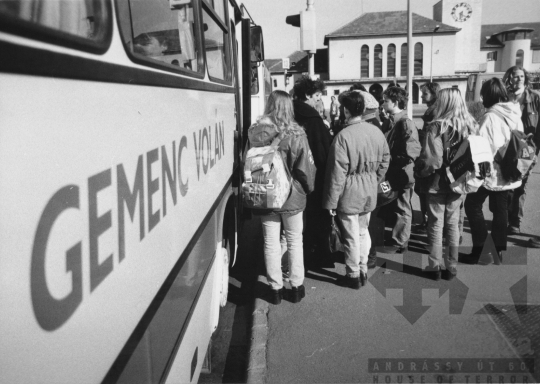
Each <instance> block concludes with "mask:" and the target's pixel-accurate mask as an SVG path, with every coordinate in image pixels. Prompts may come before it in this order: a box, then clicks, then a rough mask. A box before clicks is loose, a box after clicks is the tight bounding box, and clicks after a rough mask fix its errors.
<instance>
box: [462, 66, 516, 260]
mask: <svg viewBox="0 0 540 384" xmlns="http://www.w3.org/2000/svg"><path fill="white" fill-rule="evenodd" d="M480 95H481V96H482V103H483V104H484V107H485V108H486V109H487V111H486V113H485V114H484V116H483V117H482V119H481V120H480V129H479V134H480V136H482V137H485V138H486V139H487V140H488V141H489V144H490V147H491V152H492V154H493V158H494V161H493V165H492V167H491V174H490V175H489V176H487V177H486V179H485V180H484V185H483V186H482V187H480V188H478V191H477V192H476V193H471V194H468V195H467V198H466V199H465V213H466V214H467V218H468V219H469V224H470V227H471V234H472V241H473V248H472V252H471V253H470V254H469V255H465V256H464V257H463V258H461V259H460V261H463V262H465V263H469V264H476V263H477V262H478V260H479V258H480V256H482V252H484V253H486V254H487V253H488V252H489V251H490V250H489V249H486V250H485V251H484V245H485V242H486V239H487V236H488V231H487V225H486V221H485V219H484V213H483V212H482V206H483V204H484V201H485V200H486V198H488V197H489V210H490V211H491V212H492V213H493V221H492V224H491V237H492V239H493V242H494V244H495V248H496V252H497V255H493V254H492V257H493V258H495V257H498V258H499V260H502V252H503V251H505V250H506V234H507V232H506V231H507V225H508V191H510V190H512V189H515V188H517V187H519V186H520V185H521V180H520V181H515V182H511V181H508V180H505V178H504V177H503V176H502V174H501V167H500V164H499V163H498V161H497V159H498V158H500V157H501V155H503V154H504V151H505V150H506V146H507V145H508V143H509V141H510V137H511V132H512V130H514V129H517V130H519V131H522V132H523V123H522V122H521V111H520V109H519V104H516V103H513V102H509V101H508V93H507V91H506V87H505V86H504V84H503V82H502V81H501V80H500V79H498V78H496V77H494V78H492V79H489V80H487V81H486V82H485V83H484V84H483V85H482V89H481V91H480Z"/></svg>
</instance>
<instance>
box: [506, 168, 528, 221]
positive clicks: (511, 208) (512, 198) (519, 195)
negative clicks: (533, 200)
mask: <svg viewBox="0 0 540 384" xmlns="http://www.w3.org/2000/svg"><path fill="white" fill-rule="evenodd" d="M528 180H529V177H528V176H527V177H526V178H524V179H523V180H522V181H521V185H520V186H519V187H517V188H516V189H514V190H511V191H509V192H508V199H509V204H508V225H511V226H513V227H518V228H519V227H520V225H521V221H522V220H523V207H524V206H525V198H526V197H527V190H526V188H527V181H528Z"/></svg>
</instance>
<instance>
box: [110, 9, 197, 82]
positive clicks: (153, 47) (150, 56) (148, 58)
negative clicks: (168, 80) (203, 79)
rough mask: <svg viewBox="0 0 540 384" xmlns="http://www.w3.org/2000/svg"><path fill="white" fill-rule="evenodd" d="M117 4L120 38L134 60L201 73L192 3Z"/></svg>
mask: <svg viewBox="0 0 540 384" xmlns="http://www.w3.org/2000/svg"><path fill="white" fill-rule="evenodd" d="M118 5H119V7H118V8H119V15H120V17H119V19H120V29H121V31H122V37H123V39H124V43H125V45H126V46H127V48H128V50H129V51H130V53H132V54H133V55H134V57H136V58H139V59H143V62H148V63H153V64H154V65H157V66H164V67H168V68H169V69H173V68H175V69H178V68H181V69H185V70H189V71H195V72H198V71H200V68H199V65H198V52H199V49H198V47H199V44H198V41H197V40H198V39H197V36H198V35H197V34H195V33H194V31H195V28H194V24H195V18H194V10H193V1H192V0H169V1H147V0H128V1H127V2H126V0H124V1H121V2H118ZM130 15H131V18H130V17H129V16H130Z"/></svg>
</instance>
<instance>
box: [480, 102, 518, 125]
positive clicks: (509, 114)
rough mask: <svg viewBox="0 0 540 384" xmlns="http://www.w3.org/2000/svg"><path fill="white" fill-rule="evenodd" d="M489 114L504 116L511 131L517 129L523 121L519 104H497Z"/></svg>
mask: <svg viewBox="0 0 540 384" xmlns="http://www.w3.org/2000/svg"><path fill="white" fill-rule="evenodd" d="M488 112H495V113H498V114H499V115H502V117H503V118H504V120H505V121H506V123H507V124H508V125H509V126H510V128H511V129H515V128H517V126H518V125H519V122H520V121H521V109H520V107H519V104H518V103H514V102H511V101H509V102H506V103H497V104H495V105H494V106H493V107H491V108H490V109H489V110H488Z"/></svg>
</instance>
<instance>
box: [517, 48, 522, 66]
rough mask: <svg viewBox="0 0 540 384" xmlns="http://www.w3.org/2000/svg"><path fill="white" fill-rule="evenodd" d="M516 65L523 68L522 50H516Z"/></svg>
mask: <svg viewBox="0 0 540 384" xmlns="http://www.w3.org/2000/svg"><path fill="white" fill-rule="evenodd" d="M516 65H517V66H518V67H523V49H518V51H517V52H516Z"/></svg>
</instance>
